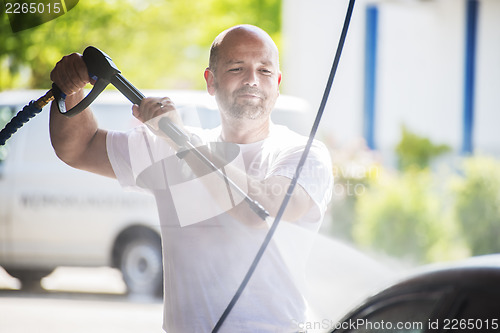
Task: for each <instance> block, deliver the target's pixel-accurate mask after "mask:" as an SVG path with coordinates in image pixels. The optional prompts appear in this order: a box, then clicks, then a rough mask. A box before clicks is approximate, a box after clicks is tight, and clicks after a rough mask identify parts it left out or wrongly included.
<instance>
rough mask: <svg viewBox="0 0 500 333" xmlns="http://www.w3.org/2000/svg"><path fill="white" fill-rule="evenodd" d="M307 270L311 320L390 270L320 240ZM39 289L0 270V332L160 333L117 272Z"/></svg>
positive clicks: (62, 278) (69, 272) (57, 279)
mask: <svg viewBox="0 0 500 333" xmlns="http://www.w3.org/2000/svg"><path fill="white" fill-rule="evenodd" d="M311 257H312V258H314V260H311V263H310V265H308V267H307V272H308V273H309V274H308V280H309V283H310V286H311V288H310V294H309V295H308V298H309V302H310V305H311V307H312V308H313V315H314V319H315V320H318V321H319V322H322V321H323V320H333V319H338V318H339V316H340V315H342V314H345V313H346V310H347V309H350V308H351V306H352V305H354V304H356V303H357V302H359V301H360V300H362V299H363V298H364V297H366V296H367V295H368V294H370V293H371V292H372V291H373V290H374V289H376V287H378V286H380V285H381V284H385V282H387V281H388V280H392V279H394V277H395V276H397V275H398V273H397V272H398V271H399V269H396V270H394V268H393V267H388V266H386V265H383V264H381V263H379V262H377V261H374V260H372V259H371V258H369V257H367V256H365V255H363V254H362V253H360V252H358V251H356V250H354V249H352V248H350V247H348V246H346V245H344V244H342V243H338V242H331V241H330V240H327V239H325V238H319V239H318V242H317V244H316V245H315V248H314V249H313V253H312V255H311ZM42 285H43V287H44V288H45V290H44V291H41V292H36V293H25V292H21V291H19V290H16V289H19V286H20V284H19V283H18V281H17V280H16V279H13V278H11V277H10V276H8V275H7V274H6V273H5V271H4V270H3V269H2V268H1V267H0V333H27V332H29V333H88V332H92V333H101V332H102V333H115V332H116V333H118V332H119V333H150V332H151V333H160V332H162V330H161V322H162V304H161V301H160V300H158V299H155V300H151V299H149V300H146V299H130V298H129V297H127V296H126V295H125V294H124V291H125V285H124V283H123V281H122V279H121V275H120V273H119V272H118V271H117V270H114V269H111V268H91V269H89V268H67V267H62V268H58V269H57V270H56V271H55V272H54V273H53V274H51V275H50V276H48V277H46V278H44V279H43V280H42Z"/></svg>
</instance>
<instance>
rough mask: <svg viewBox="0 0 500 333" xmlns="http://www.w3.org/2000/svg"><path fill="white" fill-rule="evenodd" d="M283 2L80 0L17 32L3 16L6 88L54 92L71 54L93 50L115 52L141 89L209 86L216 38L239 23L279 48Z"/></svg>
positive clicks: (2, 81)
mask: <svg viewBox="0 0 500 333" xmlns="http://www.w3.org/2000/svg"><path fill="white" fill-rule="evenodd" d="M280 13H281V1H280V0H257V1H255V0H199V1H185V0H166V1H160V0H126V1H118V0H110V1H80V2H79V3H78V4H77V5H76V7H75V8H73V9H72V10H70V11H69V12H68V13H66V14H65V15H63V16H61V17H59V18H57V19H55V20H53V21H50V22H47V23H45V24H42V25H40V26H38V27H35V28H32V29H28V30H24V31H21V32H18V33H12V31H11V29H10V25H9V21H8V18H7V16H6V15H3V16H2V17H1V18H0V30H1V33H0V45H2V46H1V47H0V90H4V89H11V88H16V87H23V88H44V89H45V88H50V85H51V82H50V78H49V74H50V71H51V69H52V68H53V67H54V65H55V63H56V62H57V61H58V60H59V59H60V58H61V57H62V56H63V55H65V54H68V53H71V52H79V53H81V52H83V50H84V49H85V47H86V46H88V45H93V46H96V47H98V48H100V49H102V50H103V51H104V52H106V53H107V54H109V55H110V56H111V57H112V58H113V61H114V62H115V63H116V65H117V66H118V68H120V70H121V71H122V73H123V74H124V75H125V77H127V79H128V80H129V81H131V82H133V84H134V85H135V86H137V87H138V88H139V89H174V88H202V87H204V80H203V70H204V69H205V67H206V66H207V64H208V49H209V46H210V44H211V42H212V40H213V39H214V37H215V36H216V35H217V34H218V33H220V32H221V31H222V30H224V29H226V28H228V27H230V26H232V25H236V24H242V23H249V24H255V25H258V26H260V27H262V28H263V29H264V30H266V31H268V32H269V34H270V35H271V36H272V37H273V38H274V39H275V41H276V42H277V43H278V46H279V41H280V26H281V15H280Z"/></svg>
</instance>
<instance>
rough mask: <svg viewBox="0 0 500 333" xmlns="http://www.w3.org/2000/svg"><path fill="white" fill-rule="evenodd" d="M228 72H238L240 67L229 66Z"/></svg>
mask: <svg viewBox="0 0 500 333" xmlns="http://www.w3.org/2000/svg"><path fill="white" fill-rule="evenodd" d="M229 71H230V72H240V71H241V67H237V68H231V69H229Z"/></svg>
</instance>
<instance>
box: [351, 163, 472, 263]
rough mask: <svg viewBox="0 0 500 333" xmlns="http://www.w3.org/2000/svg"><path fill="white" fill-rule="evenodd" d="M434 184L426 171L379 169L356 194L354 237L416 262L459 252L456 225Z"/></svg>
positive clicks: (457, 255) (358, 241)
mask: <svg viewBox="0 0 500 333" xmlns="http://www.w3.org/2000/svg"><path fill="white" fill-rule="evenodd" d="M435 183H436V179H435V178H434V177H433V175H432V174H431V173H430V171H428V170H423V171H422V170H416V169H413V170H408V171H406V172H403V173H395V174H388V173H383V174H382V175H381V176H380V177H379V178H378V179H377V180H376V181H374V182H373V183H372V184H371V185H370V187H369V188H368V191H367V192H366V193H365V194H364V195H362V196H359V197H358V202H357V205H356V208H355V209H356V221H355V226H354V230H353V234H354V239H355V240H356V242H357V243H358V244H360V245H362V246H364V247H367V248H371V249H374V250H376V251H382V252H384V253H386V254H389V255H391V256H394V257H397V258H401V259H407V260H411V261H414V262H420V263H423V262H432V261H435V260H445V259H450V258H456V257H460V256H463V253H464V250H463V243H462V241H461V239H460V236H459V230H458V228H457V227H456V224H455V223H453V220H452V219H451V218H450V215H449V213H448V209H447V205H445V204H444V201H443V196H444V195H445V194H444V193H440V190H439V189H437V188H436V187H435V186H434V184H435Z"/></svg>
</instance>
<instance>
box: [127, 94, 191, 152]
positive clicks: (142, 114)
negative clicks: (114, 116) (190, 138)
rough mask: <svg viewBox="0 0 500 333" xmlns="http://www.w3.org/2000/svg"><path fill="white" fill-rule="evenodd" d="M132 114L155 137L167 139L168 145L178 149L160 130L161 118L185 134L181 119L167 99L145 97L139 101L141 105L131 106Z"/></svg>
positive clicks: (170, 101)
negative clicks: (164, 118)
mask: <svg viewBox="0 0 500 333" xmlns="http://www.w3.org/2000/svg"><path fill="white" fill-rule="evenodd" d="M132 114H133V115H134V117H136V118H137V119H139V120H140V121H141V122H143V123H144V124H145V125H146V126H148V127H149V129H150V130H151V131H153V133H155V134H156V135H158V136H160V137H163V138H165V139H167V141H168V142H169V144H170V145H171V146H172V147H173V148H174V149H175V150H178V148H179V147H177V145H176V144H175V143H174V141H173V140H171V138H169V137H168V135H167V134H166V133H164V132H163V131H161V130H160V128H159V125H158V123H159V121H160V119H162V118H163V117H168V118H169V120H170V121H171V122H172V123H174V124H175V125H177V127H178V128H179V129H181V130H182V131H184V132H186V130H185V128H184V126H183V124H182V119H181V117H180V115H179V113H178V111H177V109H176V108H175V104H174V103H173V102H172V100H171V99H170V98H168V97H146V98H144V99H143V100H142V101H141V105H140V106H139V105H137V104H134V105H133V106H132Z"/></svg>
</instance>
